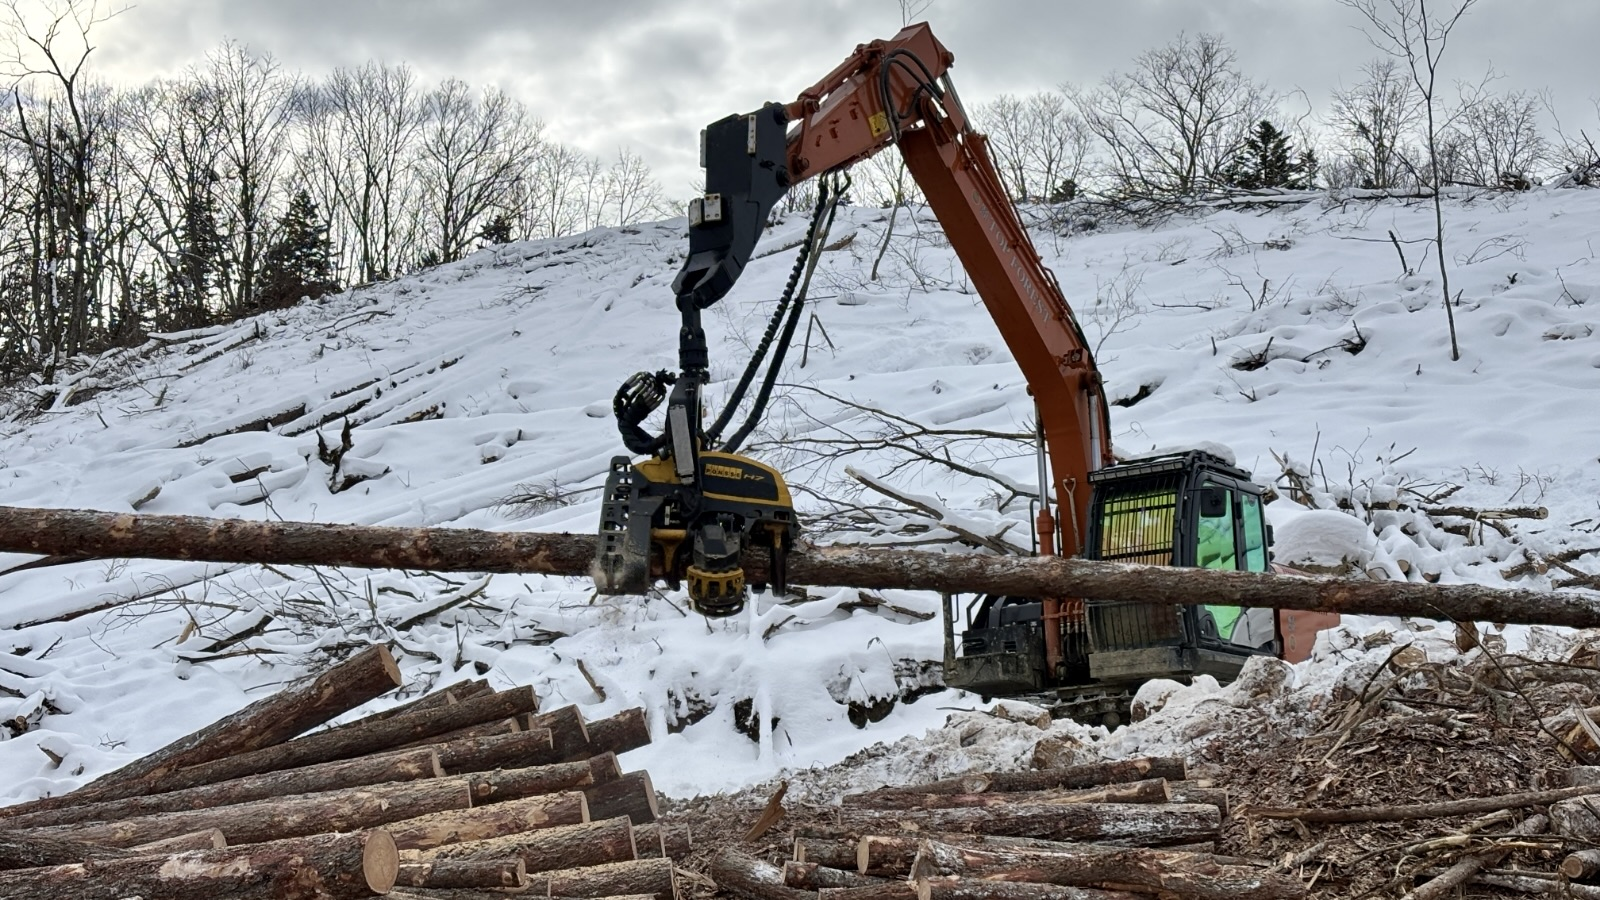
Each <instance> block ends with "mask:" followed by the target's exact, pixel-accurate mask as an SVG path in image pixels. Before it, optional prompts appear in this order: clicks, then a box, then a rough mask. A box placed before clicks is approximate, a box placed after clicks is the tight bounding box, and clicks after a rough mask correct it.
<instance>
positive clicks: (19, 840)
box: [0, 831, 134, 870]
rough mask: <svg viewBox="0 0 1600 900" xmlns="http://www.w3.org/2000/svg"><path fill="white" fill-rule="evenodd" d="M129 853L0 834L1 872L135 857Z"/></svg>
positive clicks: (40, 836)
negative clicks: (93, 860)
mask: <svg viewBox="0 0 1600 900" xmlns="http://www.w3.org/2000/svg"><path fill="white" fill-rule="evenodd" d="M133 855H134V854H132V853H130V852H128V851H127V850H118V849H116V848H114V847H105V846H101V845H99V844H91V843H88V842H85V841H81V840H75V839H74V838H72V837H57V836H53V835H43V834H29V833H25V832H14V831H6V832H0V870H7V869H33V868H38V867H40V866H60V865H65V864H67V863H81V862H88V861H89V860H92V859H100V860H104V859H122V858H123V857H127V856H133Z"/></svg>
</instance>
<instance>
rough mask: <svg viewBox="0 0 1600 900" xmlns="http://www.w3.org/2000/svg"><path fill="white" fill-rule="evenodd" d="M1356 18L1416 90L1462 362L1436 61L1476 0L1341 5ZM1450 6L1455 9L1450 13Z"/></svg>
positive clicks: (1453, 350) (1455, 355)
mask: <svg viewBox="0 0 1600 900" xmlns="http://www.w3.org/2000/svg"><path fill="white" fill-rule="evenodd" d="M1339 2H1340V3H1343V4H1344V5H1345V6H1348V7H1350V8H1351V9H1353V10H1355V11H1356V12H1358V13H1360V14H1361V16H1362V17H1363V18H1365V19H1366V20H1367V24H1368V25H1369V26H1370V27H1371V31H1368V32H1367V37H1368V39H1369V40H1371V41H1372V43H1373V45H1374V46H1376V47H1377V48H1378V49H1380V50H1382V51H1384V52H1386V53H1388V54H1389V55H1390V56H1391V57H1393V58H1395V59H1398V60H1401V61H1403V62H1405V64H1406V67H1407V68H1408V69H1409V70H1410V71H1411V80H1412V82H1413V83H1414V84H1415V85H1416V87H1417V93H1418V97H1419V100H1420V102H1421V104H1422V109H1423V113H1424V118H1425V120H1426V126H1427V127H1426V130H1425V131H1424V132H1423V138H1424V141H1425V144H1426V147H1427V151H1428V169H1427V174H1428V178H1427V181H1428V186H1429V187H1430V188H1431V189H1432V191H1433V217H1434V240H1435V242H1436V243H1435V249H1437V250H1438V251H1439V252H1438V257H1439V281H1440V290H1441V292H1442V293H1443V295H1444V311H1445V316H1446V318H1447V319H1448V321H1449V324H1450V359H1451V360H1460V359H1461V345H1460V344H1459V342H1458V341H1457V340H1456V314H1455V307H1454V305H1453V302H1452V299H1451V297H1450V269H1449V266H1447V265H1446V264H1445V250H1444V198H1443V196H1442V188H1443V186H1444V181H1443V179H1442V177H1441V172H1440V165H1439V164H1440V158H1439V149H1440V142H1439V137H1440V132H1441V130H1442V123H1441V122H1440V111H1439V108H1438V103H1437V101H1438V96H1439V95H1438V84H1439V62H1440V60H1442V59H1443V58H1444V53H1445V49H1446V48H1447V47H1448V46H1449V43H1450V34H1451V32H1453V31H1455V27H1456V25H1457V24H1459V23H1460V21H1461V17H1462V16H1464V15H1466V14H1467V10H1469V9H1471V8H1472V7H1473V4H1475V3H1477V0H1455V2H1453V3H1451V4H1447V5H1446V7H1445V10H1444V12H1443V13H1442V14H1435V13H1430V12H1429V11H1428V2H1427V0H1339ZM1452 7H1453V8H1452Z"/></svg>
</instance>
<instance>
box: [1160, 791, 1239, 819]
mask: <svg viewBox="0 0 1600 900" xmlns="http://www.w3.org/2000/svg"><path fill="white" fill-rule="evenodd" d="M1167 793H1169V794H1171V795H1172V796H1171V798H1170V799H1171V802H1173V803H1209V804H1211V805H1212V806H1215V807H1216V808H1217V809H1219V810H1221V811H1222V817H1223V818H1224V819H1226V818H1227V817H1228V813H1229V812H1230V811H1231V806H1230V803H1229V800H1228V790H1227V788H1217V787H1199V786H1197V785H1195V783H1194V782H1179V783H1177V784H1173V783H1171V782H1168V783H1167Z"/></svg>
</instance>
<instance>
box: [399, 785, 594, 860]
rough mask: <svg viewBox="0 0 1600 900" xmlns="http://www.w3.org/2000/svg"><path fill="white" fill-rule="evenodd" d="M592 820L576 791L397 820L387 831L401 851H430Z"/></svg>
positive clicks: (586, 806) (581, 796)
mask: <svg viewBox="0 0 1600 900" xmlns="http://www.w3.org/2000/svg"><path fill="white" fill-rule="evenodd" d="M587 821H589V808H588V805H587V804H586V803H585V801H584V799H583V795H582V794H580V793H578V792H577V791H568V792H566V793H561V794H545V795H541V796H537V797H525V798H523V799H520V800H508V801H506V802H504V803H495V804H491V805H489V806H480V807H478V808H476V809H453V810H445V811H443V812H436V813H429V814H427V815H422V816H416V817H413V818H408V819H402V820H397V821H394V822H391V823H389V824H388V825H387V826H385V827H386V828H387V830H388V831H389V833H390V834H391V835H393V836H394V842H395V846H397V847H399V848H400V849H402V850H429V849H432V848H435V847H441V846H444V845H446V844H454V843H457V842H460V841H480V840H488V839H491V838H497V837H502V836H505V835H520V834H523V833H525V832H534V831H539V830H541V829H549V828H557V827H560V826H563V825H578V824H582V823H584V822H587Z"/></svg>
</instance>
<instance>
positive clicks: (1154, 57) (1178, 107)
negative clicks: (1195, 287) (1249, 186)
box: [1072, 34, 1278, 199]
mask: <svg viewBox="0 0 1600 900" xmlns="http://www.w3.org/2000/svg"><path fill="white" fill-rule="evenodd" d="M1072 100H1073V104H1074V105H1075V107H1076V108H1077V110H1078V112H1079V114H1081V115H1082V116H1083V120H1084V122H1085V124H1086V125H1087V127H1088V129H1089V130H1090V131H1091V132H1092V133H1093V134H1094V136H1095V137H1096V138H1097V139H1098V141H1099V144H1100V148H1101V150H1102V151H1103V152H1104V154H1105V162H1106V164H1107V166H1108V169H1109V172H1108V175H1109V177H1110V179H1111V181H1112V189H1113V192H1114V193H1115V194H1117V195H1120V196H1122V197H1126V198H1133V199H1155V198H1161V199H1164V198H1171V197H1184V196H1192V195H1194V194H1197V193H1199V192H1201V191H1205V190H1209V189H1212V188H1216V187H1220V186H1223V185H1224V184H1226V171H1227V169H1228V166H1229V165H1230V164H1231V163H1232V162H1233V159H1234V157H1235V156H1237V155H1238V152H1239V149H1240V148H1241V147H1242V146H1243V144H1244V139H1245V136H1246V134H1248V132H1249V129H1250V128H1251V127H1252V126H1254V125H1255V123H1257V122H1259V121H1261V120H1262V119H1266V118H1271V113H1272V110H1273V108H1274V107H1275V106H1276V104H1277V101H1278V97H1277V96H1276V95H1275V94H1273V92H1271V91H1270V90H1268V89H1267V88H1266V86H1265V85H1263V84H1261V83H1259V82H1255V81H1251V80H1250V79H1249V78H1247V77H1245V76H1244V75H1243V74H1242V73H1241V72H1240V71H1239V69H1238V65H1237V60H1236V59H1235V57H1234V53H1233V50H1232V49H1231V48H1230V47H1228V45H1227V43H1226V42H1225V41H1224V40H1223V39H1222V38H1221V37H1220V36H1219V35H1213V34H1202V35H1199V36H1198V37H1190V36H1188V35H1185V34H1180V35H1179V36H1178V38H1177V39H1176V40H1174V41H1173V42H1172V43H1170V44H1168V45H1166V46H1165V47H1158V48H1156V49H1153V50H1148V51H1146V52H1144V53H1142V54H1140V56H1139V58H1138V59H1137V60H1136V61H1135V63H1134V67H1133V69H1132V71H1130V72H1127V73H1113V74H1111V75H1109V76H1107V77H1106V78H1105V80H1104V81H1102V82H1101V84H1100V86H1099V87H1098V88H1096V89H1094V90H1087V91H1084V90H1080V91H1076V92H1075V93H1074V94H1073V95H1072Z"/></svg>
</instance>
